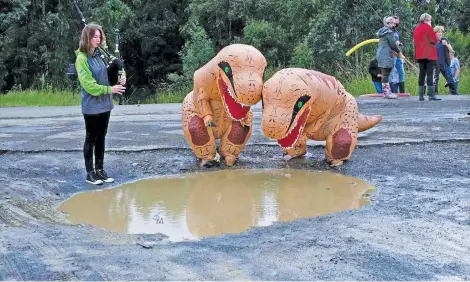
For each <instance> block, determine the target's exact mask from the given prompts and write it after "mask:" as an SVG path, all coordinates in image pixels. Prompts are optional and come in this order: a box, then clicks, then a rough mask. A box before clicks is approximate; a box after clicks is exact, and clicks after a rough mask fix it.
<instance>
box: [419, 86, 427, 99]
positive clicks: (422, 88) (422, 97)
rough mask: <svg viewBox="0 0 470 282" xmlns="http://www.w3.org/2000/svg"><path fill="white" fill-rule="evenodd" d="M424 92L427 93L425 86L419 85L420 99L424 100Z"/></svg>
mask: <svg viewBox="0 0 470 282" xmlns="http://www.w3.org/2000/svg"><path fill="white" fill-rule="evenodd" d="M424 93H426V87H425V86H419V100H420V101H424Z"/></svg>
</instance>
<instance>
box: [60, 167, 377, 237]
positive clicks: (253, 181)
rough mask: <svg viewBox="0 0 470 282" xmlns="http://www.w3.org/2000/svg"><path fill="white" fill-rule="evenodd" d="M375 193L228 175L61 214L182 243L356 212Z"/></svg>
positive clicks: (358, 184) (278, 176)
mask: <svg viewBox="0 0 470 282" xmlns="http://www.w3.org/2000/svg"><path fill="white" fill-rule="evenodd" d="M372 190H373V187H372V186H370V185H369V184H368V183H366V182H365V181H363V180H360V179H358V178H355V177H351V176H345V175H341V174H335V173H331V172H312V171H304V170H235V169H230V170H220V171H215V172H205V173H195V174H189V175H182V176H172V177H166V178H151V179H143V180H139V181H137V182H134V183H129V184H125V185H122V186H120V187H118V188H113V189H105V190H95V191H90V192H84V193H80V194H77V195H74V196H73V197H71V198H70V199H68V200H66V201H64V202H63V203H61V204H60V205H59V207H58V209H59V210H60V211H62V212H65V213H67V214H69V216H68V220H69V221H70V222H71V223H74V224H80V223H86V224H90V225H92V226H95V227H99V228H104V229H108V230H111V231H115V232H120V233H130V234H140V233H150V234H153V233H163V234H165V235H167V236H169V240H171V241H181V240H185V239H190V240H193V239H199V238H203V237H210V236H217V235H221V234H224V233H240V232H243V231H246V230H248V229H249V228H250V227H252V226H267V225H270V224H272V223H273V222H276V221H292V220H295V219H298V218H310V217H314V216H319V215H325V214H331V213H335V212H339V211H343V210H352V209H358V208H360V207H362V206H364V205H366V204H367V203H369V200H368V198H367V197H366V196H364V194H367V192H369V191H372Z"/></svg>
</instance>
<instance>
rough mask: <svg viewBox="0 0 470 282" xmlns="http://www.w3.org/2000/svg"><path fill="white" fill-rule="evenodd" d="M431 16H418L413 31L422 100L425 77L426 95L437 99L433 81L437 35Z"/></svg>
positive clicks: (432, 99)
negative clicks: (417, 21) (417, 22)
mask: <svg viewBox="0 0 470 282" xmlns="http://www.w3.org/2000/svg"><path fill="white" fill-rule="evenodd" d="M431 21H432V17H431V15H429V14H428V13H424V14H422V15H421V16H420V17H419V22H420V23H419V24H418V25H417V26H416V28H415V29H414V31H413V42H414V46H415V58H416V60H417V61H418V64H419V77H418V86H419V100H420V101H424V92H425V91H426V88H425V87H424V79H425V78H426V84H427V90H428V96H429V100H430V101H439V100H441V99H440V98H437V97H436V95H435V86H434V82H433V77H434V72H435V69H436V61H437V50H436V44H437V41H438V40H437V36H436V33H435V32H434V29H433V28H432V26H431Z"/></svg>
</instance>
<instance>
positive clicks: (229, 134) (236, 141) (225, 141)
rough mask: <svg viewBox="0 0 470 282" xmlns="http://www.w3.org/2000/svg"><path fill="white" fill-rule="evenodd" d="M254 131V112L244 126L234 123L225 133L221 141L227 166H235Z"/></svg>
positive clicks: (237, 122) (221, 149) (221, 152)
mask: <svg viewBox="0 0 470 282" xmlns="http://www.w3.org/2000/svg"><path fill="white" fill-rule="evenodd" d="M252 131H253V112H251V111H250V112H248V115H247V117H246V119H245V120H243V124H242V123H241V122H239V121H232V124H231V125H230V128H229V129H228V130H227V131H226V132H225V134H224V136H223V137H222V139H221V140H220V155H221V156H222V157H224V161H225V164H226V165H227V166H233V164H235V162H236V161H237V158H238V156H239V155H240V153H241V151H243V149H244V148H245V146H246V143H248V140H249V139H250V136H251V132H252Z"/></svg>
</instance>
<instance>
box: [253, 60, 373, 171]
mask: <svg viewBox="0 0 470 282" xmlns="http://www.w3.org/2000/svg"><path fill="white" fill-rule="evenodd" d="M262 102H263V115H262V120H261V125H262V129H263V133H264V135H266V136H267V137H269V138H271V139H275V140H277V142H278V144H279V145H280V146H281V147H282V148H283V151H284V153H285V159H286V160H288V159H291V158H295V157H299V156H302V155H304V154H305V153H306V151H307V139H312V140H317V141H323V140H326V160H327V161H328V162H329V163H330V164H331V165H332V166H338V165H341V164H342V163H343V161H344V160H348V159H349V158H350V157H351V154H352V151H353V150H354V148H355V146H356V144H357V133H358V132H361V131H365V130H367V129H369V128H371V127H373V126H375V125H376V124H378V123H379V122H380V121H381V120H382V116H380V115H377V116H371V117H368V116H365V115H362V114H360V113H359V112H358V108H357V103H356V100H355V99H354V97H353V96H351V94H349V93H348V92H346V90H345V89H344V87H343V85H341V83H340V82H339V81H338V80H337V79H336V78H334V77H332V76H329V75H326V74H324V73H321V72H317V71H312V70H306V69H299V68H289V69H284V70H281V71H279V72H277V73H275V74H274V75H273V77H272V78H270V79H269V80H268V81H266V83H265V84H264V89H263V100H262Z"/></svg>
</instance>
